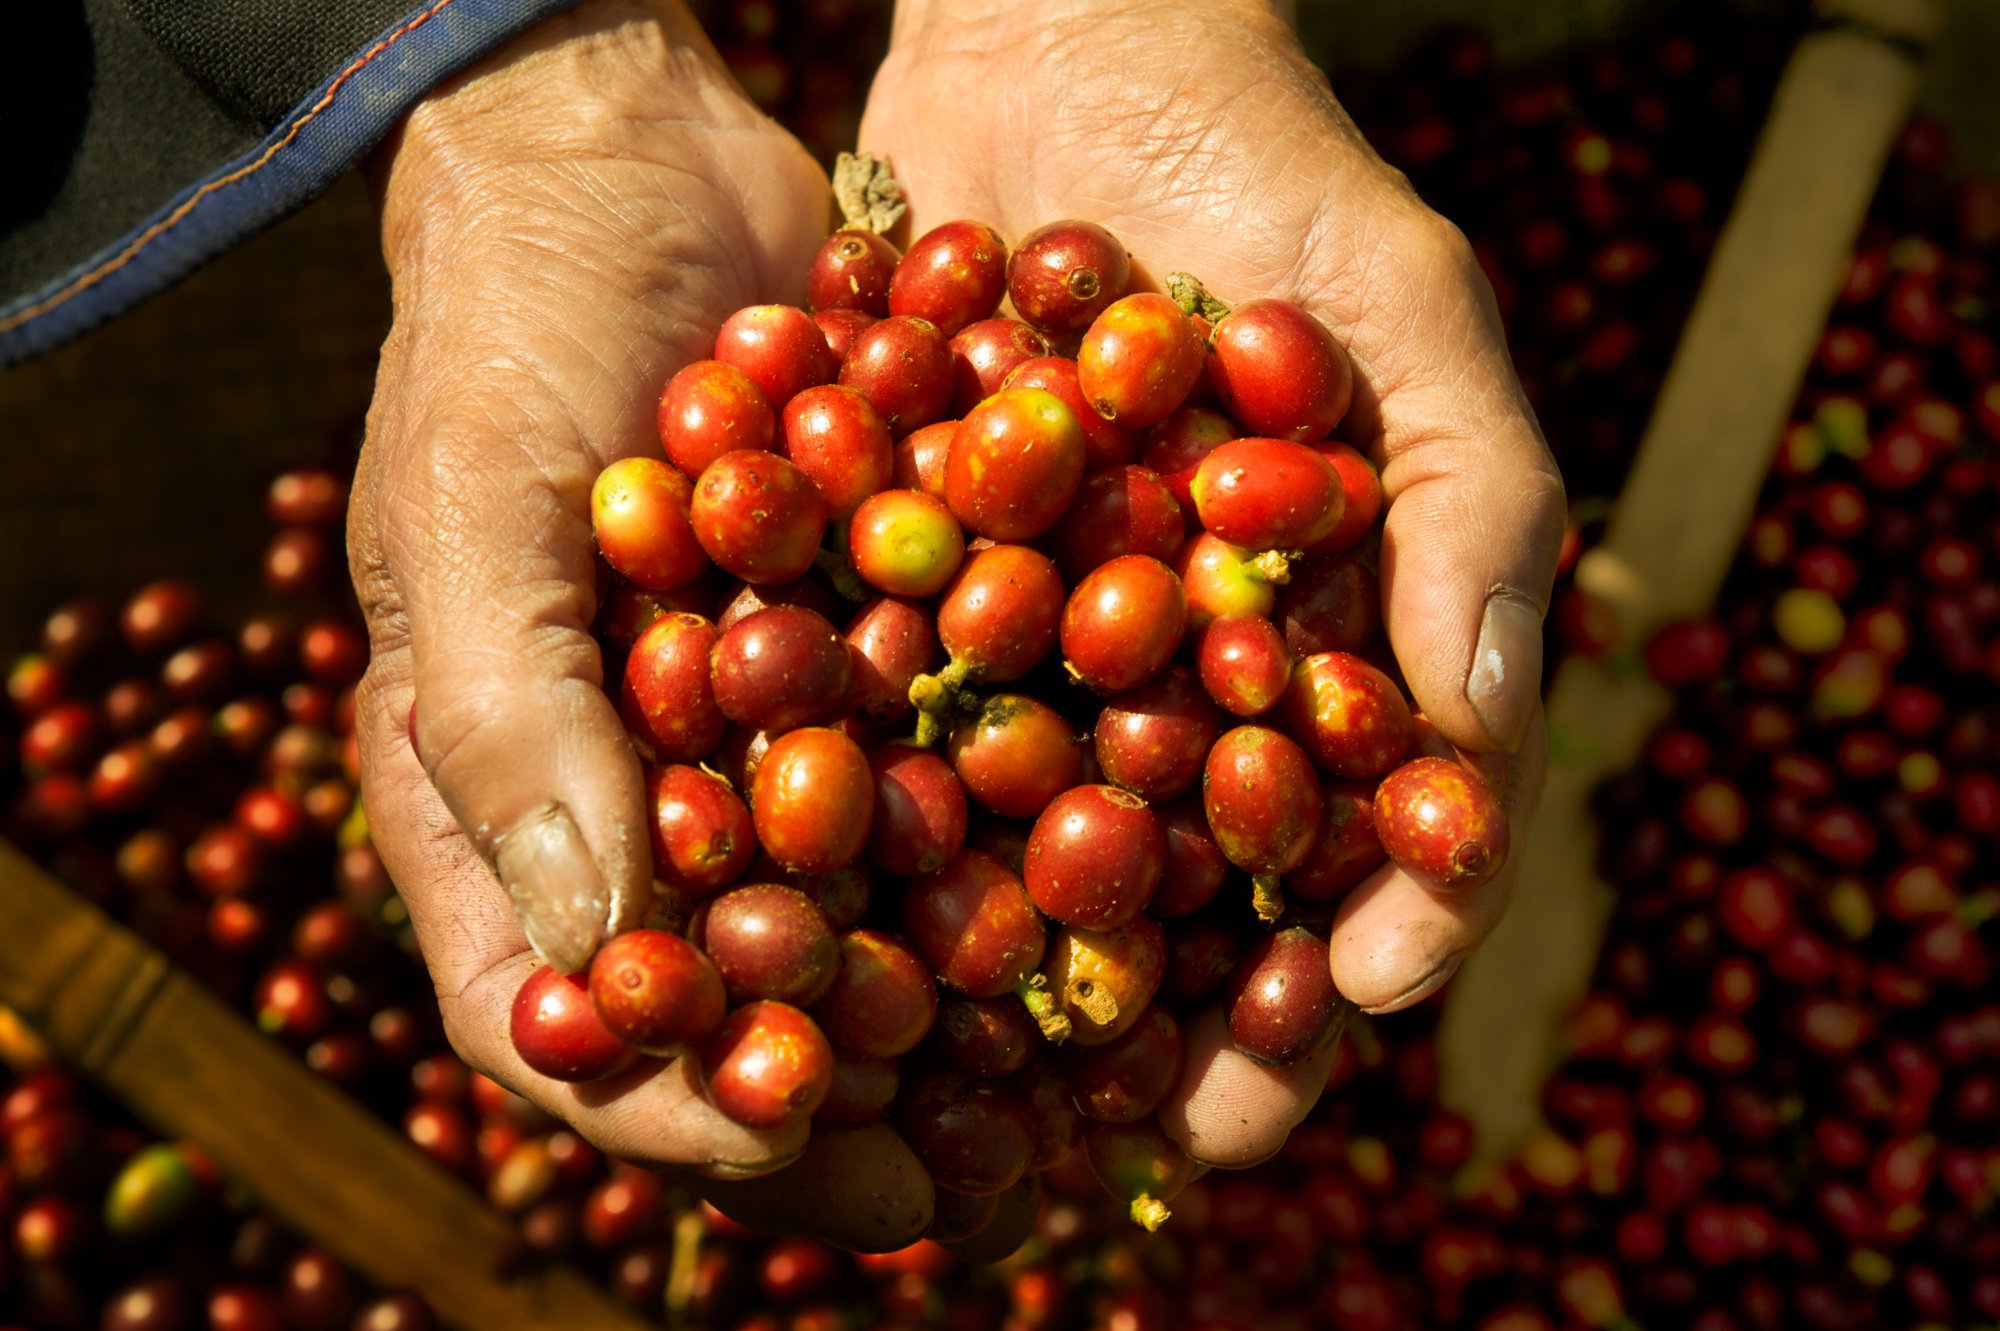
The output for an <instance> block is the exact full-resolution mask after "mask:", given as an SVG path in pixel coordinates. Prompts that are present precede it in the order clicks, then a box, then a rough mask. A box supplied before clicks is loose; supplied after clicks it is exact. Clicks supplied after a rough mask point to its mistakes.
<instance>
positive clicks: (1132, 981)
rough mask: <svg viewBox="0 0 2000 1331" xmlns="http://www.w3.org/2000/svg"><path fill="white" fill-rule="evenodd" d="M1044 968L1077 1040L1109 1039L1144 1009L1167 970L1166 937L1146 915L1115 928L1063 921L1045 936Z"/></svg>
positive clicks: (1105, 1041)
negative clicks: (1059, 927)
mask: <svg viewBox="0 0 2000 1331" xmlns="http://www.w3.org/2000/svg"><path fill="white" fill-rule="evenodd" d="M1043 960H1044V961H1045V962H1046V963H1047V964H1046V966H1045V968H1044V969H1045V973H1046V974H1047V976H1048V980H1049V989H1050V991H1051V992H1053V993H1054V994H1055V995H1056V996H1057V997H1058V998H1059V999H1060V1000H1061V1002H1062V1007H1063V1011H1064V1013H1066V1014H1067V1015H1068V1017H1069V1019H1070V1023H1071V1034H1070V1038H1071V1040H1072V1041H1074V1042H1075V1043H1076V1044H1078V1045H1085V1046H1087V1045H1099V1044H1108V1043H1110V1042H1111V1041H1112V1040H1115V1039H1117V1038H1118V1037H1119V1036H1120V1035H1122V1034H1123V1033H1124V1032H1126V1031H1127V1030H1130V1029H1131V1027H1132V1024H1133V1023H1134V1022H1136V1021H1138V1019H1139V1017H1140V1015H1141V1014H1142V1013H1144V1012H1145V1010H1146V1005H1147V1004H1148V1003H1150V1002H1152V1001H1153V995H1154V994H1155V993H1156V992H1158V990H1159V987H1160V980H1161V977H1162V976H1164V975H1165V973H1166V966H1167V937H1166V933H1165V931H1163V930H1162V929H1161V928H1160V926H1159V923H1158V922H1157V921H1155V920H1154V919H1153V918H1152V917H1151V916H1147V915H1139V916H1135V917H1134V918H1133V919H1131V920H1129V921H1127V922H1126V923H1124V924H1121V925H1119V926H1118V927H1117V928H1115V929H1102V930H1100V929H1088V928H1085V927H1083V926H1082V925H1075V924H1066V925H1064V926H1063V927H1062V928H1061V929H1059V930H1057V931H1056V935H1055V937H1054V938H1053V939H1051V940H1050V942H1049V947H1048V955H1047V956H1046V957H1044V958H1043Z"/></svg>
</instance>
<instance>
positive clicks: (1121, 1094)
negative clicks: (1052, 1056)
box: [1066, 1006, 1181, 1123]
mask: <svg viewBox="0 0 2000 1331" xmlns="http://www.w3.org/2000/svg"><path fill="white" fill-rule="evenodd" d="M1066 1052H1067V1051H1066ZM1067 1062H1068V1064H1069V1069H1068V1080H1069V1089H1070V1094H1071V1095H1072V1096H1074V1097H1075V1100H1076V1107H1077V1108H1078V1109H1080V1110H1082V1111H1083V1114H1084V1116H1085V1117H1086V1118H1093V1119H1096V1120H1097V1121H1098V1122H1100V1123H1136V1122H1138V1121H1139V1120H1140V1119H1142V1118H1145V1117H1146V1116H1147V1115H1149V1114H1151V1113H1152V1112H1153V1111H1154V1110H1155V1109H1158V1108H1159V1107H1160V1103H1161V1102H1162V1101H1163V1100H1165V1099H1166V1098H1167V1095H1168V1093H1169V1092H1171V1091H1172V1090H1173V1089H1174V1086H1175V1084H1176V1083H1177V1082H1179V1081H1180V1076H1181V1026H1180V1023H1179V1022H1177V1021H1175V1020H1174V1018H1173V1014H1172V1013H1170V1012H1168V1011H1166V1009H1164V1008H1161V1007H1158V1006H1155V1007H1150V1008H1148V1009H1146V1013H1145V1015H1144V1016H1142V1017H1140V1018H1139V1020H1138V1021H1137V1022H1136V1023H1134V1024H1133V1026H1132V1027H1131V1029H1130V1030H1127V1031H1126V1032H1125V1033H1124V1034H1123V1035H1121V1036H1119V1037H1118V1038H1117V1039H1115V1040H1113V1041H1111V1042H1110V1043H1109V1044H1101V1045H1095V1046H1091V1047H1088V1048H1084V1047H1079V1048H1077V1049H1076V1050H1074V1051H1073V1052H1069V1057H1068V1059H1067Z"/></svg>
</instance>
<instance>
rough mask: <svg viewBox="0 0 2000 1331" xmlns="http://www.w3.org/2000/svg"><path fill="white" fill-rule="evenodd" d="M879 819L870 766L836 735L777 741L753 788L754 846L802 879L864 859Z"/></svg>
mask: <svg viewBox="0 0 2000 1331" xmlns="http://www.w3.org/2000/svg"><path fill="white" fill-rule="evenodd" d="M874 813H875V781H874V777H873V776H872V775H871V774H870V772H869V770H868V759H867V757H866V756H865V755H864V754H863V753H862V752H861V748H860V746H859V745H857V744H856V743H855V742H854V741H853V740H851V739H849V738H848V737H847V736H845V735H843V734H841V733H840V732H839V731H837V730H827V729H824V728H820V727H812V726H809V727H806V728H805V729H803V730H793V731H790V732H788V733H786V734H783V735H780V736H779V737H778V738H776V739H774V740H772V741H771V746H770V748H768V749H766V750H765V752H764V758H763V761H761V762H759V763H758V764H757V774H756V776H755V777H753V778H752V780H751V783H750V816H751V820H752V821H753V822H754V823H755V825H756V828H757V840H758V841H759V843H761V844H762V845H763V847H764V849H765V850H767V851H769V852H770V854H771V857H772V858H773V859H775V860H777V861H778V863H780V864H782V865H784V866H785V867H786V868H787V869H792V870H796V871H798V872H801V873H831V872H832V871H833V870H835V869H841V868H845V867H846V866H847V865H850V864H852V863H854V861H855V860H857V859H859V858H860V856H861V849H862V847H863V846H865V845H867V843H868V827H869V823H870V821H871V820H872V819H873V817H874Z"/></svg>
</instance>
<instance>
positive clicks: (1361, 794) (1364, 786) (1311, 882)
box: [1285, 782, 1389, 901]
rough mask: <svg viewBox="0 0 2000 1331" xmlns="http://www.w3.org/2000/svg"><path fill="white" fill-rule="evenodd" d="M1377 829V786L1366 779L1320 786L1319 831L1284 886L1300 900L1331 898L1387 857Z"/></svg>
mask: <svg viewBox="0 0 2000 1331" xmlns="http://www.w3.org/2000/svg"><path fill="white" fill-rule="evenodd" d="M1388 858H1389V852H1387V851H1386V850H1383V849H1382V839H1381V838H1380V837H1378V836H1376V835H1375V788H1374V786H1373V785H1372V784H1371V783H1366V782H1328V783H1327V784H1326V785H1325V786H1323V787H1322V792H1321V814H1320V825H1319V836H1318V838H1317V839H1315V840H1314V842H1313V848H1312V853H1311V854H1309V855H1307V856H1306V857H1305V859H1304V860H1303V861H1301V862H1300V864H1299V867H1298V868H1296V869H1293V870H1292V871H1291V872H1290V873H1288V874H1286V875H1285V891H1286V892H1287V893H1289V894H1291V895H1292V896H1294V897H1297V898H1298V899H1300V900H1301V901H1332V900H1335V899H1336V898H1338V897H1340V896H1342V895H1344V894H1345V893H1346V892H1347V890H1348V889H1349V888H1351V887H1353V886H1354V885H1355V884H1356V883H1359V882H1360V881H1361V880H1362V879H1364V878H1366V877H1367V876H1368V875H1369V874H1371V873H1374V872H1375V871H1376V870H1377V869H1379V868H1381V867H1382V865H1383V864H1384V863H1385V862H1386V861H1387V860H1388Z"/></svg>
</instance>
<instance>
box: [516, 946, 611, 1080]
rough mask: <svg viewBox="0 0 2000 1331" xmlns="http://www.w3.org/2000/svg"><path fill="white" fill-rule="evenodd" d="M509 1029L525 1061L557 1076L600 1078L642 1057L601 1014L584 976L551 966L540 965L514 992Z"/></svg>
mask: <svg viewBox="0 0 2000 1331" xmlns="http://www.w3.org/2000/svg"><path fill="white" fill-rule="evenodd" d="M510 1029H511V1031H512V1034H513V1039H514V1050H515V1052H516V1053H518V1054H520V1056H521V1060H522V1061H523V1062H525V1063H526V1064H527V1065H528V1066H529V1067H531V1068H533V1069H534V1070H535V1071H536V1072H539V1073H541V1074H542V1075H543V1076H544V1077H553V1078H555V1079H556V1080H557V1081H574V1082H581V1081H597V1080H599V1079H601V1078H604V1077H609V1076H611V1075H613V1074H614V1073H619V1072H623V1071H624V1070H625V1069H626V1068H629V1067H631V1066H632V1064H633V1062H634V1061H635V1060H636V1059H637V1058H638V1056H639V1051H638V1050H636V1049H634V1048H632V1046H630V1045H628V1044H626V1043H625V1042H624V1041H623V1040H621V1039H619V1038H618V1037H617V1036H616V1035H615V1034H613V1033H612V1032H611V1030H610V1029H609V1028H608V1027H606V1026H605V1024H604V1022H603V1021H602V1020H601V1019H600V1018H599V1017H598V1015H597V1009H596V1008H595V1007H593V1006H592V1005H591V1001H590V990H589V987H588V984H587V981H586V978H585V977H583V976H577V975H564V974H563V973H562V972H561V971H558V970H554V969H552V968H551V967H548V966H541V967H537V968H536V970H535V972H534V973H533V974H532V975H530V976H529V977H528V979H527V981H526V982H525V983H524V984H522V986H521V991H520V993H519V994H517V995H515V998H514V1007H513V1010H512V1014H511V1017H510Z"/></svg>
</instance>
